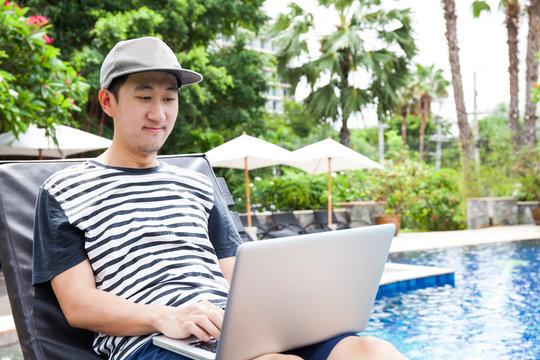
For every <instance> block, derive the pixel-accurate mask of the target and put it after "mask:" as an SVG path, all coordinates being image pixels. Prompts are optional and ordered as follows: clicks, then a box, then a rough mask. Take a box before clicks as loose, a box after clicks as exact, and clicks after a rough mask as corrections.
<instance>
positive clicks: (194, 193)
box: [33, 37, 402, 360]
mask: <svg viewBox="0 0 540 360" xmlns="http://www.w3.org/2000/svg"><path fill="white" fill-rule="evenodd" d="M100 77H101V79H100V81H101V87H102V89H101V90H100V92H99V101H100V103H101V106H102V108H103V110H104V111H105V113H106V114H108V115H109V116H110V117H112V118H113V121H114V137H113V141H112V145H111V146H110V148H108V149H107V150H106V151H105V152H104V153H103V154H101V155H100V156H98V157H97V158H96V159H95V160H90V161H86V162H85V163H83V164H80V165H75V166H73V167H69V168H67V169H65V170H62V171H60V172H58V173H56V174H54V175H53V176H51V178H49V179H48V180H47V181H46V182H45V183H44V184H43V186H42V187H41V189H40V193H39V196H38V202H37V205H36V225H35V230H34V233H35V235H34V271H33V283H34V284H35V285H37V284H42V283H47V282H49V281H50V283H51V285H52V288H53V290H54V292H55V295H56V297H57V298H58V302H59V304H60V306H61V308H62V311H63V313H64V315H65V316H66V319H67V320H68V322H69V323H70V324H71V325H72V326H74V327H79V328H84V329H89V330H92V331H94V332H96V334H97V335H96V337H95V341H94V350H95V351H96V352H97V353H99V354H103V355H106V356H108V358H109V359H115V360H117V359H122V360H123V359H129V360H135V359H184V357H182V356H180V355H176V354H174V353H172V352H169V351H167V350H163V349H160V348H158V347H155V346H154V345H152V341H151V339H152V337H153V336H155V335H156V334H159V333H161V334H165V335H167V336H169V337H173V338H186V337H188V336H191V335H195V336H197V337H198V338H200V339H201V340H204V341H209V340H210V338H211V337H214V338H216V339H219V335H220V329H221V325H222V321H223V315H224V311H223V310H222V308H223V307H224V305H225V304H226V298H227V294H228V282H229V281H230V279H231V275H232V270H233V266H234V255H235V252H236V249H237V247H238V245H239V244H240V242H241V241H240V238H239V236H238V233H237V232H236V229H235V228H234V226H233V224H232V222H231V220H230V218H229V215H228V212H227V208H226V206H225V205H224V204H223V203H222V202H221V201H220V200H219V198H218V197H214V194H213V189H212V185H211V183H210V181H209V179H208V178H206V177H205V176H204V175H201V174H199V173H196V172H194V171H190V170H187V169H179V168H176V167H173V166H170V165H167V164H165V163H162V162H160V161H159V160H158V158H157V153H158V151H159V149H160V148H161V146H162V145H163V143H164V142H165V140H166V139H167V137H168V135H169V134H170V132H171V131H172V129H173V127H174V123H175V120H176V117H177V114H178V89H179V87H180V86H182V85H184V86H186V85H190V84H194V83H197V82H199V81H201V80H202V76H201V75H199V74H198V73H196V72H193V71H190V70H185V69H182V68H181V66H180V64H179V63H178V60H177V59H176V56H175V54H174V53H173V52H172V50H171V49H170V48H169V47H168V46H167V45H166V44H165V43H164V42H163V41H161V40H159V39H157V38H152V37H145V38H140V39H133V40H128V41H123V42H120V43H118V44H117V45H116V46H115V47H114V48H113V49H112V50H111V52H110V53H109V54H108V55H107V57H106V58H105V60H104V62H103V65H102V69H101V76H100ZM298 351H299V352H315V353H321V354H322V355H319V356H320V357H321V358H327V357H329V358H336V359H338V358H341V359H353V358H361V356H368V357H369V356H374V355H373V354H375V353H376V352H377V353H379V354H382V355H385V356H387V358H394V359H395V358H399V357H400V356H402V355H401V354H399V353H398V352H397V351H396V350H395V348H393V347H392V346H391V345H389V344H388V343H386V342H382V341H381V340H376V339H373V338H361V337H357V336H341V337H337V338H335V339H332V340H330V341H328V342H324V343H322V344H316V345H313V346H311V347H307V348H304V349H299V350H298ZM297 353H298V352H297ZM357 354H358V356H356V355H357ZM382 355H381V356H382ZM377 356H378V355H377ZM303 357H306V356H303ZM260 358H261V359H267V358H268V359H270V358H276V359H279V358H284V359H285V358H296V359H298V358H300V357H298V356H297V355H292V354H288V355H285V354H268V355H264V356H262V357H260ZM306 358H307V357H306ZM366 358H367V357H366ZM382 358H383V357H380V356H378V357H377V359H382Z"/></svg>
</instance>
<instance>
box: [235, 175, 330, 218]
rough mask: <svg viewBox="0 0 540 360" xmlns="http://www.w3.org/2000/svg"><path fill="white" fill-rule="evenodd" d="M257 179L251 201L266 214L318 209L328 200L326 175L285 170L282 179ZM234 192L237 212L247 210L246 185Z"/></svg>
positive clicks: (268, 177) (273, 177)
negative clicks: (280, 211)
mask: <svg viewBox="0 0 540 360" xmlns="http://www.w3.org/2000/svg"><path fill="white" fill-rule="evenodd" d="M254 179H255V180H254V181H252V182H251V187H250V192H251V199H252V200H251V201H252V202H253V203H257V204H260V209H261V210H263V211H264V210H269V211H275V210H276V209H280V210H287V209H294V210H300V209H314V208H319V207H321V206H323V205H324V204H326V202H327V201H328V194H327V182H326V178H325V176H323V175H317V176H312V175H309V174H307V173H305V172H303V171H299V170H295V169H290V168H285V169H283V173H282V175H280V176H273V175H269V176H265V177H264V178H261V177H254ZM308 189H309V191H308ZM232 193H233V196H234V198H235V200H236V207H237V209H239V210H241V211H245V206H246V205H245V184H244V185H243V186H239V187H237V188H235V189H234V191H233V192H232Z"/></svg>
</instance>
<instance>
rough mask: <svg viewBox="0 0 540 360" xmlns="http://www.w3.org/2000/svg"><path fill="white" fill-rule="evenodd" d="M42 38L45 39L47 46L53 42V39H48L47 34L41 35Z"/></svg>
mask: <svg viewBox="0 0 540 360" xmlns="http://www.w3.org/2000/svg"><path fill="white" fill-rule="evenodd" d="M43 38H44V39H45V42H46V43H47V44H52V42H53V41H54V38H52V37H49V36H48V35H47V34H45V35H43Z"/></svg>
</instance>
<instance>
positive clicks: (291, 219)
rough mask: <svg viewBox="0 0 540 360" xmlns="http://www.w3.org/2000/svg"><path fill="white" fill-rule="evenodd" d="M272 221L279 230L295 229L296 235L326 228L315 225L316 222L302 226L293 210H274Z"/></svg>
mask: <svg viewBox="0 0 540 360" xmlns="http://www.w3.org/2000/svg"><path fill="white" fill-rule="evenodd" d="M272 221H273V222H274V224H275V225H276V228H277V229H279V230H285V229H286V230H289V231H293V232H295V233H296V234H295V235H302V234H308V233H312V232H319V231H325V229H321V228H317V227H315V226H316V224H314V223H311V224H308V225H306V226H305V227H304V226H302V225H301V224H300V223H299V222H298V220H297V219H296V216H295V215H294V213H292V212H273V213H272Z"/></svg>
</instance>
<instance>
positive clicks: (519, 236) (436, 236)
mask: <svg viewBox="0 0 540 360" xmlns="http://www.w3.org/2000/svg"><path fill="white" fill-rule="evenodd" d="M533 239H540V226H535V225H532V224H531V225H514V226H495V227H490V228H484V229H477V230H460V231H436V232H420V233H418V232H416V233H404V232H401V233H400V234H399V235H398V236H397V237H395V238H394V240H393V242H392V246H391V248H390V252H403V251H415V250H424V249H435V248H443V247H455V246H465V245H477V244H487V243H495V242H503V241H517V240H533ZM436 269H438V270H436V271H439V272H440V271H443V272H444V271H445V270H447V269H442V270H441V268H436ZM417 270H418V269H411V270H409V269H405V268H403V269H402V268H401V267H399V266H397V267H394V268H389V269H388V271H387V272H386V274H385V275H383V282H389V281H396V279H395V276H396V275H397V274H399V275H398V277H399V278H401V277H403V276H405V277H407V276H410V274H411V272H410V271H412V272H414V273H415V274H416V272H417ZM406 272H408V273H407V274H405V273H406ZM415 276H416V275H415ZM16 342H17V335H16V332H15V325H14V323H13V318H12V316H11V309H10V307H9V300H8V297H7V291H6V288H5V282H4V276H3V274H1V273H0V347H1V346H5V345H8V344H13V343H16Z"/></svg>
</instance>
